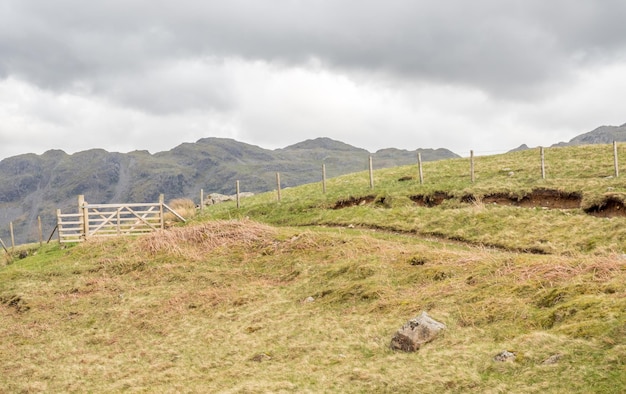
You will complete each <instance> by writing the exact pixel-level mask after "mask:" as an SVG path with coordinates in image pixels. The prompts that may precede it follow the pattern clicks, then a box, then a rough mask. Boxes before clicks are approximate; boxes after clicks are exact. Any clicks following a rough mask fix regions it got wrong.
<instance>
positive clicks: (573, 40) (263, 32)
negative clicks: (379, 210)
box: [0, 0, 626, 110]
mask: <svg viewBox="0 0 626 394" xmlns="http://www.w3.org/2000/svg"><path fill="white" fill-rule="evenodd" d="M2 11H3V12H2V15H4V16H0V24H1V25H2V26H4V27H2V28H0V32H1V35H0V59H2V60H0V75H4V76H8V75H16V76H18V77H20V78H24V79H27V80H31V81H33V82H35V83H37V84H38V85H39V86H42V87H44V88H49V89H54V90H57V89H67V88H69V87H72V86H73V85H75V84H76V83H77V81H78V82H82V83H86V84H88V85H89V84H93V87H94V89H98V90H99V91H102V92H103V93H105V94H110V95H111V97H113V98H121V99H122V101H124V100H126V101H125V102H130V103H134V104H135V105H137V106H142V105H145V107H146V108H147V109H148V110H151V109H159V108H164V107H167V106H168V105H170V104H171V103H168V102H159V101H158V99H155V96H160V95H158V94H155V92H152V91H150V89H147V90H146V89H145V87H146V86H147V85H149V84H152V83H153V82H155V81H153V80H151V79H150V76H151V75H152V76H154V75H156V73H155V71H154V70H155V69H156V70H159V69H160V68H162V67H163V66H164V65H167V64H171V63H174V62H176V61H177V60H178V59H183V60H189V59H204V58H206V57H239V58H245V59H260V60H263V61H267V62H278V63H284V64H287V65H293V64H298V65H299V64H305V63H306V62H308V61H309V60H310V59H311V58H316V59H320V60H321V61H322V62H323V64H324V65H326V66H329V67H334V68H339V69H345V70H359V71H364V72H376V73H379V74H380V73H382V74H384V75H387V76H388V77H391V78H400V79H408V80H431V81H439V82H442V83H446V84H462V85H467V86H472V87H476V88H478V89H481V90H483V91H487V92H489V93H491V94H494V95H501V96H504V97H517V96H520V97H524V95H527V94H532V93H534V92H537V91H541V89H542V87H543V86H544V85H545V84H549V83H552V82H554V81H555V80H557V81H558V80H561V79H562V78H567V77H568V75H569V73H570V72H571V71H572V70H573V69H575V68H576V67H579V66H582V65H584V64H586V63H593V62H594V61H596V60H598V58H599V57H623V56H624V55H625V52H626V50H625V48H626V27H625V26H626V24H624V23H623V21H622V19H623V16H624V15H626V3H625V2H623V1H618V0H613V1H611V0H607V1H602V2H598V1H592V0H586V1H584V0H583V1H577V2H575V3H572V2H571V1H565V0H556V1H550V2H546V1H540V0H527V1H501V0H477V1H466V0H443V1H437V2H435V1H411V0H389V1H385V2H381V1H363V0H361V1H357V0H320V1H314V2H299V1H288V0H282V1H271V2H268V1H258V0H230V1H228V2H226V1H224V2H217V1H211V2H198V1H191V0H180V1H177V2H153V1H107V2H85V1H79V0H64V1H55V2H49V1H44V0H39V1H37V0H10V1H5V2H4V5H3V9H2ZM169 77H170V78H173V79H176V78H178V77H179V76H176V75H170V76H169ZM118 79H119V80H118ZM131 80H137V81H139V85H143V87H144V92H145V93H146V94H145V95H144V97H140V96H141V95H137V94H131V92H126V93H124V92H120V89H119V86H120V84H122V83H126V82H128V81H131ZM116 81H117V82H116ZM161 82H162V83H163V90H167V89H166V88H167V84H168V82H167V81H166V80H164V79H163V80H161ZM198 88H199V89H200V88H201V89H205V90H206V86H204V85H202V84H200V85H199V86H198ZM153 89H154V88H153ZM179 89H182V91H183V93H184V94H182V96H185V99H184V100H182V101H181V107H182V104H183V103H184V104H185V105H193V103H195V102H196V101H203V102H205V103H206V102H212V103H211V105H212V106H215V107H217V108H222V107H224V106H228V105H229V100H230V99H229V98H227V97H220V96H219V95H218V96H215V97H211V96H208V97H207V96H204V95H200V96H199V97H196V96H195V94H194V93H192V90H193V89H191V87H185V86H183V87H182V88H179ZM161 97H162V96H161ZM151 98H152V99H151Z"/></svg>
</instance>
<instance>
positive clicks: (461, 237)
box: [0, 147, 626, 393]
mask: <svg viewBox="0 0 626 394" xmlns="http://www.w3.org/2000/svg"><path fill="white" fill-rule="evenodd" d="M596 149H597V148H595V147H585V148H580V147H579V148H563V149H559V150H551V152H553V154H554V156H551V157H549V158H547V159H549V161H548V163H549V165H548V167H547V169H548V179H547V180H540V179H537V176H535V175H534V174H535V173H537V168H538V164H537V163H538V153H537V152H533V151H527V152H517V153H514V154H508V155H501V156H490V157H480V158H477V161H476V169H477V173H476V182H475V183H474V184H471V182H470V179H469V162H468V160H467V159H457V160H449V161H444V162H438V163H432V164H431V163H427V164H425V166H424V170H425V180H426V183H425V184H424V185H420V184H419V181H418V180H417V178H416V168H415V166H407V167H398V168H394V169H389V170H380V171H377V172H376V173H375V186H374V189H373V190H372V189H370V187H369V176H368V174H367V173H357V174H352V175H348V176H343V177H339V178H334V179H332V180H329V182H328V185H327V193H326V194H323V193H322V191H321V185H320V184H310V185H306V186H302V187H297V188H291V189H285V190H282V200H281V202H280V203H278V202H277V201H276V194H275V193H267V194H263V195H258V196H255V197H252V198H249V199H245V200H242V207H241V208H240V209H239V210H237V209H236V207H235V206H234V204H231V203H225V204H221V205H216V206H213V207H211V208H210V209H206V210H205V211H204V213H203V214H202V215H199V216H197V217H196V218H195V219H194V220H192V221H191V223H188V224H187V225H185V226H180V227H174V228H171V229H170V230H168V231H165V232H162V233H155V234H151V235H149V236H145V237H143V238H136V239H114V240H109V241H107V242H103V241H90V242H88V243H85V244H80V245H76V246H73V247H70V248H67V249H61V248H59V246H58V245H50V246H48V247H46V248H44V249H43V250H39V251H38V252H37V254H35V255H31V256H29V257H27V258H24V259H22V260H16V261H14V262H13V263H11V264H5V265H3V266H1V267H0V319H1V321H2V323H3V324H1V325H0V358H1V359H2V360H3V362H2V363H1V364H0V392H3V391H5V392H38V391H51V392H60V391H62V392H83V391H94V392H119V391H139V392H141V391H149V392H162V391H165V392H207V391H208V392H241V393H243V392H246V393H249V392H407V393H409V392H416V391H417V392H433V393H440V392H480V393H483V392H521V393H524V392H528V393H531V392H538V391H541V392H546V393H563V392H585V393H587V392H603V393H605V392H606V393H612V392H614V393H620V392H624V391H626V258H625V257H624V254H623V253H624V250H623V248H624V246H625V245H624V242H623V238H622V237H623V234H622V233H621V232H620V231H621V228H623V227H624V224H626V223H625V220H626V219H625V218H624V217H621V216H618V217H610V218H604V217H597V216H593V215H590V214H588V213H586V212H585V208H591V207H592V206H595V205H598V206H600V205H601V204H602V202H603V201H604V202H606V201H608V200H609V197H610V198H613V197H615V198H616V200H615V201H618V200H619V198H621V197H620V196H621V193H624V192H626V190H625V185H624V182H623V181H621V179H622V178H606V177H607V176H610V175H611V174H612V167H611V166H612V158H611V156H610V153H608V156H607V157H608V165H605V164H604V162H605V159H604V157H605V156H606V154H605V152H604V150H601V149H597V150H596ZM606 149H607V148H606V147H605V150H606ZM557 155H559V159H560V161H559V162H560V163H565V164H560V165H559V166H555V165H554V164H551V163H554V162H555V161H552V160H555V159H556V156H557ZM579 158H585V159H586V160H592V161H593V163H588V164H585V165H583V164H581V161H580V159H579ZM516 163H517V164H516ZM575 168H578V169H579V171H576V170H575ZM510 172H513V173H514V174H512V175H511V174H510ZM411 176H412V177H413V179H406V178H408V177H411ZM399 179H405V180H403V181H400V180H399ZM609 188H611V189H610V190H609ZM536 189H545V190H557V191H561V192H563V194H559V195H555V194H550V193H548V194H547V195H550V196H552V197H553V199H552V200H551V201H552V204H553V206H552V207H547V208H546V209H544V208H541V207H539V208H534V207H532V206H533V204H535V205H537V204H539V205H541V203H544V205H546V204H545V201H547V197H546V194H541V193H539V194H537V193H535V195H537V196H542V197H541V198H543V200H541V198H538V201H539V202H534V203H532V204H531V203H530V202H529V203H528V204H526V205H525V204H522V203H521V202H522V201H530V199H529V200H524V198H523V197H524V196H527V195H530V194H532V191H533V190H536ZM607 192H608V193H611V195H610V196H607V195H606V193H607ZM444 194H445V196H446V197H445V198H443V197H442V196H443V195H444ZM494 194H498V195H499V196H500V199H499V200H497V202H498V203H497V204H494V203H490V202H488V201H490V200H489V196H490V195H494ZM572 194H575V195H577V196H579V197H578V198H579V199H578V200H577V201H578V204H579V205H580V206H581V207H580V208H570V209H552V208H554V204H555V203H554V201H560V200H565V199H564V198H561V197H559V196H564V195H570V196H571V195H572ZM503 195H506V196H512V197H514V198H513V200H514V201H517V205H508V204H507V203H506V201H511V200H505V199H502V196H503ZM470 196H471V198H470ZM555 196H556V197H555ZM568 201H569V200H568ZM611 201H613V200H611ZM511 203H513V202H511ZM429 205H430V206H429ZM605 205H606V204H605ZM614 211H619V210H617V209H615V210H614ZM537 232H539V234H537ZM490 246H497V247H490ZM540 253H543V254H540ZM421 311H428V313H429V314H430V315H431V316H432V317H433V318H435V319H437V320H439V321H441V322H443V323H445V324H446V326H447V328H446V330H445V331H444V333H443V335H442V336H440V337H439V338H437V339H436V340H435V341H433V342H431V343H429V344H427V345H425V346H424V347H422V348H421V349H420V350H419V351H418V352H417V353H411V354H407V353H399V352H394V351H392V350H390V348H389V343H390V340H391V337H392V335H393V334H394V333H395V331H396V330H397V329H398V328H399V327H400V326H402V324H404V323H405V322H406V321H407V320H408V319H410V318H412V317H414V316H416V315H417V314H419V313H420V312H421ZM504 350H507V351H510V352H513V353H515V355H516V358H515V360H514V361H508V362H498V361H494V357H495V356H496V355H497V354H499V353H500V352H502V351H504Z"/></svg>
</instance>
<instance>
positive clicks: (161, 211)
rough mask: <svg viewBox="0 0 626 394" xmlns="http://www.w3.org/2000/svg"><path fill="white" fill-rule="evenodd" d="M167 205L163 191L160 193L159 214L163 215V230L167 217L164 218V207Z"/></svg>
mask: <svg viewBox="0 0 626 394" xmlns="http://www.w3.org/2000/svg"><path fill="white" fill-rule="evenodd" d="M164 205H165V195H163V193H161V194H159V216H160V217H161V230H163V229H164V228H165V218H164V216H165V215H164V209H163V206H164Z"/></svg>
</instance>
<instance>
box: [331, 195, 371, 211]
mask: <svg viewBox="0 0 626 394" xmlns="http://www.w3.org/2000/svg"><path fill="white" fill-rule="evenodd" d="M375 198H376V196H365V197H350V198H348V199H346V200H339V201H337V202H336V203H335V205H333V209H342V208H349V207H356V206H358V205H365V204H369V203H371V202H373V201H374V199H375Z"/></svg>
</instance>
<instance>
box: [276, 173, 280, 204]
mask: <svg viewBox="0 0 626 394" xmlns="http://www.w3.org/2000/svg"><path fill="white" fill-rule="evenodd" d="M276 191H277V193H278V195H277V197H278V202H280V173H279V172H277V173H276Z"/></svg>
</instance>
